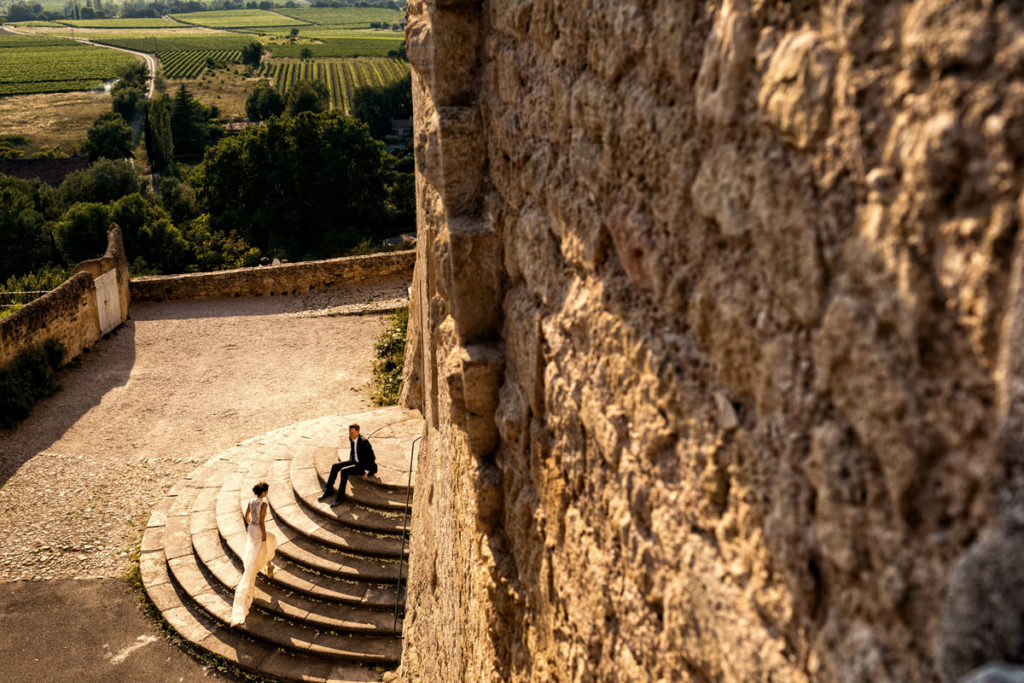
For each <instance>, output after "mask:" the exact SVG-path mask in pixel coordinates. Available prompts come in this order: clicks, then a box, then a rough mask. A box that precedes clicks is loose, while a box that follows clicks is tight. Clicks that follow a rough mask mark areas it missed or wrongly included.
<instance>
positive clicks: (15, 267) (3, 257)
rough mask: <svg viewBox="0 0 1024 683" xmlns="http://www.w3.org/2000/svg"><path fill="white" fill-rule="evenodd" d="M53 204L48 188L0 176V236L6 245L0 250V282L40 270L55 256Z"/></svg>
mask: <svg viewBox="0 0 1024 683" xmlns="http://www.w3.org/2000/svg"><path fill="white" fill-rule="evenodd" d="M55 205H56V202H55V201H54V191H53V189H52V188H51V187H50V186H49V185H45V184H44V183H41V182H39V181H38V180H22V179H20V178H12V177H10V176H5V175H0V236H2V240H3V242H4V244H5V245H7V246H6V247H4V248H0V280H5V279H7V278H9V277H11V276H15V275H22V274H24V273H28V272H30V271H33V270H36V269H37V268H40V267H43V266H45V265H46V264H48V263H49V262H50V261H51V259H52V258H53V257H54V256H55V253H54V246H53V237H52V234H51V226H50V221H51V219H53V218H55V217H56V216H55V209H54V207H55ZM12 245H16V248H13V247H12Z"/></svg>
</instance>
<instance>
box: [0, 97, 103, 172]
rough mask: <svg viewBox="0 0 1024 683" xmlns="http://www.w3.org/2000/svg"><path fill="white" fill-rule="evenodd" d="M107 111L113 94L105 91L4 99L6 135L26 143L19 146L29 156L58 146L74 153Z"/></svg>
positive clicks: (1, 115)
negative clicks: (94, 123) (13, 136)
mask: <svg viewBox="0 0 1024 683" xmlns="http://www.w3.org/2000/svg"><path fill="white" fill-rule="evenodd" d="M105 111H110V94H109V93H106V92H103V91H100V92H70V93H49V94H40V95H18V96H15V97H0V121H3V130H4V134H5V135H16V136H20V137H23V138H24V139H25V140H26V142H25V143H24V145H19V146H18V150H19V151H21V152H23V153H24V156H26V157H27V156H32V155H34V154H38V153H39V152H44V151H46V150H53V149H56V148H58V147H59V148H60V149H61V151H63V152H67V153H69V154H71V153H74V151H75V150H76V149H77V148H78V146H79V145H81V143H82V142H84V141H85V136H86V132H87V131H88V130H89V127H90V126H91V125H92V124H93V121H95V120H96V117H98V116H99V115H100V114H102V113H103V112H105Z"/></svg>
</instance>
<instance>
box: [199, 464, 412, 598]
mask: <svg viewBox="0 0 1024 683" xmlns="http://www.w3.org/2000/svg"><path fill="white" fill-rule="evenodd" d="M275 464H276V463H269V464H268V463H266V462H265V461H259V462H255V463H253V465H252V467H251V468H250V469H249V471H248V475H247V476H248V477H249V478H253V476H254V473H255V474H259V473H262V474H263V475H265V476H257V478H260V479H264V480H266V481H268V483H269V482H272V481H277V479H276V478H275V477H274V476H273V470H272V469H271V470H267V471H265V470H264V469H263V468H264V467H270V468H272V467H274V465H275ZM271 490H272V491H273V490H275V487H274V484H273V483H271ZM222 493H223V492H222ZM247 498H248V496H247V495H246V493H245V492H243V491H241V490H240V491H239V497H238V500H239V512H237V513H235V514H232V513H231V512H230V511H228V512H225V513H224V514H223V515H222V514H221V506H222V505H223V506H224V507H225V508H226V507H228V506H229V505H230V501H229V500H228V499H227V497H226V496H225V497H224V498H221V497H220V496H218V499H217V528H218V530H219V532H220V535H221V538H223V539H224V541H225V542H226V543H227V544H228V546H229V547H230V548H231V551H232V552H233V553H234V554H235V555H236V556H237V557H241V556H242V554H243V553H244V546H243V547H238V545H239V543H240V541H238V540H237V539H238V537H239V535H244V533H245V528H244V524H243V522H242V517H241V515H242V512H241V510H242V509H244V507H245V505H246V504H247V502H246V503H243V502H242V501H243V500H246V501H247ZM271 513H272V514H273V515H274V517H273V519H274V520H276V519H277V517H278V515H277V514H276V513H274V510H273V507H271ZM224 525H230V526H229V527H225V526H224ZM271 526H272V527H273V528H274V529H277V530H278V532H279V533H280V537H281V540H285V539H286V538H287V536H286V534H285V533H284V531H285V530H284V529H280V527H279V526H278V525H277V524H276V522H275V521H272V522H271ZM298 533H299V534H300V535H303V536H305V535H304V534H302V532H301V531H300V532H298ZM305 537H306V538H311V539H313V540H314V541H316V539H315V538H313V537H310V536H305ZM288 540H290V539H288ZM282 545H284V544H282ZM296 547H297V548H298V547H299V546H298V545H296ZM279 550H280V552H281V554H282V555H284V556H285V557H288V558H289V559H291V560H292V561H293V562H294V563H295V564H297V565H299V566H301V567H305V568H308V569H311V570H313V571H315V572H318V573H321V574H322V573H329V574H334V575H335V576H338V577H339V578H344V579H350V580H354V581H368V582H374V583H388V582H389V581H392V580H394V579H395V578H397V576H396V577H392V576H389V575H388V574H360V573H356V574H352V573H349V572H341V571H336V570H334V569H333V568H332V567H330V566H326V565H323V564H320V565H316V566H315V565H311V564H309V563H308V562H306V561H304V560H302V559H300V558H299V557H297V556H295V555H294V554H292V553H289V550H288V549H287V548H283V547H282V548H280V549H279ZM340 552H344V553H345V554H347V555H348V556H349V557H351V559H352V560H353V561H354V562H357V563H359V562H370V561H372V560H374V559H376V560H378V561H383V562H387V563H388V564H392V563H395V564H397V562H396V560H397V559H398V558H397V557H393V558H392V557H383V556H373V555H366V554H360V553H354V552H351V551H349V550H345V551H340ZM317 559H319V560H322V558H317ZM394 569H395V570H396V573H397V569H398V568H397V567H395V568H394ZM387 571H391V569H390V568H389V569H388V570H387Z"/></svg>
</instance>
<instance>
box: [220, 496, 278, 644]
mask: <svg viewBox="0 0 1024 683" xmlns="http://www.w3.org/2000/svg"><path fill="white" fill-rule="evenodd" d="M269 489H270V486H269V485H268V484H267V482H265V481H261V482H260V483H259V484H256V485H255V486H253V487H252V492H253V493H255V494H256V497H255V498H253V499H252V500H250V501H249V505H248V507H246V509H245V526H246V531H247V532H248V534H249V537H248V538H247V539H246V540H245V553H244V554H243V555H242V565H243V566H244V567H245V570H244V571H243V572H242V578H241V579H240V580H239V581H238V586H237V587H236V588H235V601H234V604H233V605H232V607H231V625H232V626H237V625H238V624H242V623H244V622H245V617H246V615H247V614H248V613H249V607H250V606H251V605H252V594H253V588H254V587H255V585H256V575H257V574H259V572H260V570H261V569H263V567H266V568H267V576H273V575H274V565H273V564H270V560H271V559H272V558H273V557H274V551H275V550H277V538H276V537H275V536H274V534H269V533H267V508H268V507H269V504H268V503H267V491H268V490H269Z"/></svg>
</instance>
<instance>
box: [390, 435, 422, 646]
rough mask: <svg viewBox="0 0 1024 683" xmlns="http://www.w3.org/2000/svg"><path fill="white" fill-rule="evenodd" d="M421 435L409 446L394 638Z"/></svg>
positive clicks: (396, 591)
mask: <svg viewBox="0 0 1024 683" xmlns="http://www.w3.org/2000/svg"><path fill="white" fill-rule="evenodd" d="M422 438H423V436H422V435H421V436H417V437H416V438H415V439H413V440H412V445H411V446H409V483H408V484H407V485H406V487H405V512H404V513H403V514H402V552H401V553H400V554H399V555H398V578H397V579H395V624H394V626H393V627H392V629H391V630H392V631H393V632H394V635H395V638H401V637H402V636H401V634H399V633H398V605H399V601H400V600H401V599H402V567H403V565H404V562H405V538H406V536H408V535H409V530H408V528H407V526H406V525H407V524H408V521H409V497H410V496H411V495H412V456H413V454H414V453H415V452H416V442H417V441H419V440H420V439H422Z"/></svg>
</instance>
